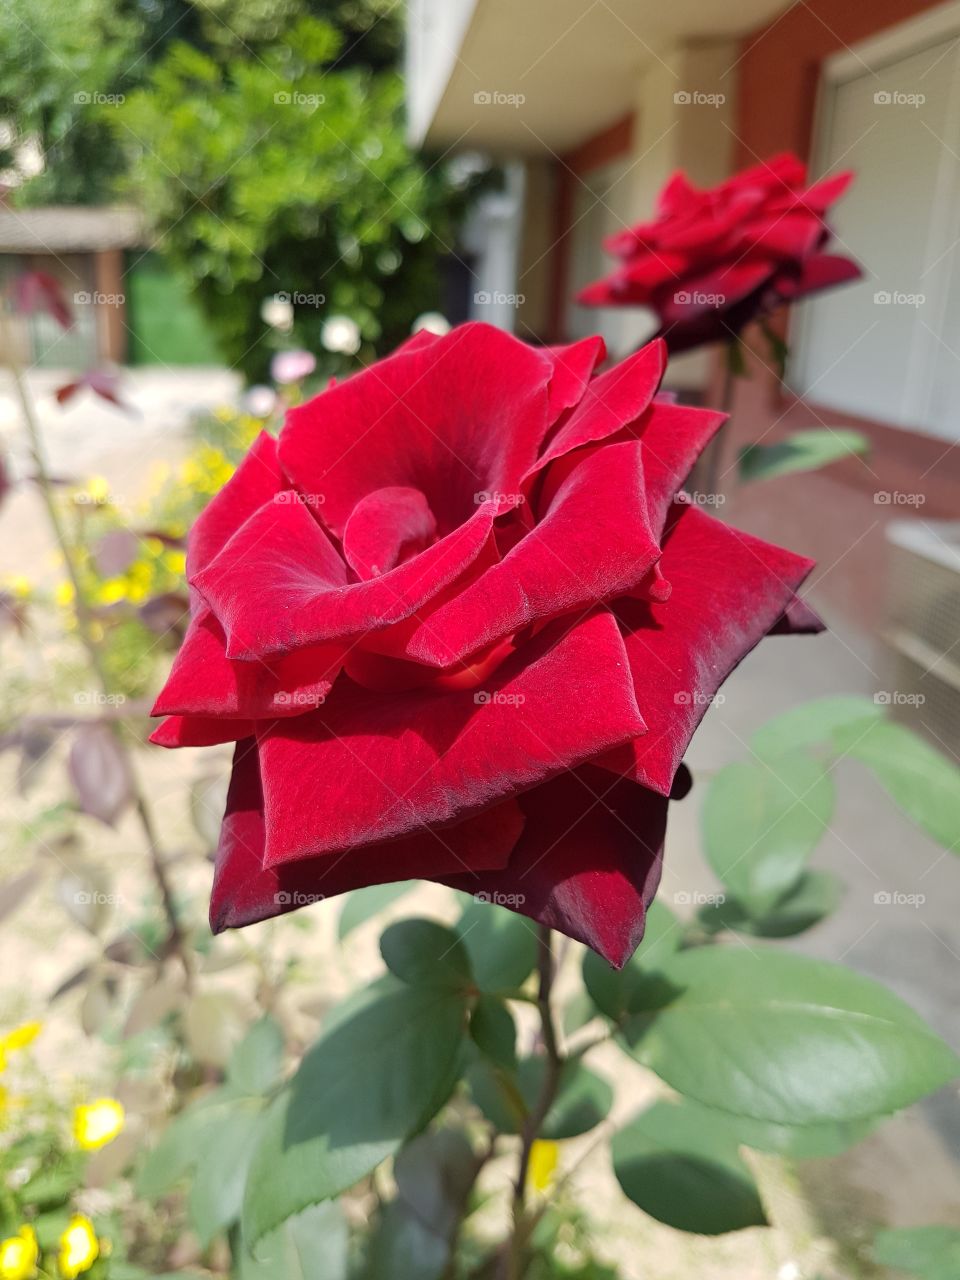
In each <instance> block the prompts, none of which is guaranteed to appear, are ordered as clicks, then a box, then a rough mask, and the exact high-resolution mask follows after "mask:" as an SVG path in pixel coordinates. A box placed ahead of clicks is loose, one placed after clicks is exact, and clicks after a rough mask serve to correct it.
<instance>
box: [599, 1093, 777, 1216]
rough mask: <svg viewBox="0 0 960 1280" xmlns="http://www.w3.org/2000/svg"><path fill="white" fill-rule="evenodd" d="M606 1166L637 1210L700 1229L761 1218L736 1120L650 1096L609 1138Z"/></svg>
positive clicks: (757, 1193) (758, 1198) (758, 1197)
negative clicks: (644, 1107)
mask: <svg viewBox="0 0 960 1280" xmlns="http://www.w3.org/2000/svg"><path fill="white" fill-rule="evenodd" d="M612 1155H613V1168H614V1172H615V1173H616V1175H617V1179H618V1181H619V1183H620V1185H621V1187H622V1188H623V1190H624V1192H625V1194H626V1195H627V1196H629V1197H630V1199H631V1200H632V1201H633V1202H634V1204H636V1205H639V1207H640V1208H641V1209H643V1211H644V1212H645V1213H649V1214H650V1216H651V1217H653V1218H657V1219H658V1220H659V1221H660V1222H665V1223H666V1224H667V1225H668V1226H671V1227H676V1228H677V1230H678V1231H696V1232H698V1233H700V1234H701V1235H719V1234H720V1233H722V1232H724V1231H739V1230H740V1229H741V1228H743V1227H754V1226H763V1225H764V1224H765V1223H766V1217H765V1215H764V1212H763V1206H762V1204H761V1203H760V1195H759V1192H758V1191H757V1188H756V1185H755V1183H754V1181H753V1177H752V1175H751V1173H750V1170H749V1169H748V1167H747V1165H746V1164H745V1163H744V1161H743V1159H742V1158H741V1156H740V1139H739V1136H738V1133H737V1129H736V1125H735V1124H734V1123H732V1122H731V1121H730V1120H729V1118H727V1117H725V1116H722V1115H718V1114H717V1113H710V1112H706V1109H705V1108H702V1107H697V1106H696V1105H692V1104H690V1103H688V1102H685V1101H679V1102H657V1103H655V1104H654V1105H653V1106H652V1107H649V1108H648V1109H647V1110H646V1111H644V1112H642V1113H641V1114H640V1115H639V1116H637V1117H636V1119H634V1120H633V1121H632V1122H631V1123H630V1124H629V1125H628V1126H627V1127H626V1128H625V1129H621V1130H620V1132H619V1133H618V1134H616V1136H615V1137H614V1139H613V1145H612Z"/></svg>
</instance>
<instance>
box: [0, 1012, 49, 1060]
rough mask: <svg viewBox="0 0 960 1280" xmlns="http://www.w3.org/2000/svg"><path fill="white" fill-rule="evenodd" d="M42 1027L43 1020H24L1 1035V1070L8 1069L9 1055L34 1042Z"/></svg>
mask: <svg viewBox="0 0 960 1280" xmlns="http://www.w3.org/2000/svg"><path fill="white" fill-rule="evenodd" d="M42 1029H43V1023H42V1022H24V1023H22V1024H21V1025H20V1026H19V1027H14V1029H13V1030H12V1031H8V1032H7V1034H6V1035H5V1036H0V1071H6V1069H7V1055H8V1054H10V1053H16V1051H17V1050H18V1049H26V1047H27V1045H30V1044H33V1042H34V1040H36V1038H37V1036H38V1035H39V1034H40V1032H41V1030H42Z"/></svg>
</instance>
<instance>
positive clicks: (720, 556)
mask: <svg viewBox="0 0 960 1280" xmlns="http://www.w3.org/2000/svg"><path fill="white" fill-rule="evenodd" d="M603 355H604V351H603V344H602V342H601V341H600V339H599V338H592V339H588V340H587V341H584V342H579V343H576V344H574V345H572V346H567V347H554V348H540V349H537V348H533V347H529V346H527V345H526V344H524V343H522V342H519V341H517V340H516V339H515V338H512V337H510V336H509V335H507V334H505V333H503V332H501V331H500V330H497V329H494V328H491V327H489V326H487V325H480V324H469V325H464V326H463V327H461V328H459V329H455V330H453V332H451V333H450V334H448V335H447V336H445V337H442V338H438V337H432V336H430V335H425V334H421V335H418V336H417V337H416V338H414V339H412V340H411V341H410V342H409V343H407V344H406V345H405V346H404V347H402V348H401V349H400V350H399V351H398V352H396V353H395V354H394V355H392V356H390V357H389V358H387V359H385V360H381V361H380V362H379V363H377V364H375V365H373V366H371V367H370V368H368V369H366V370H364V371H363V372H362V373H358V374H356V375H355V376H354V377H351V378H350V379H348V380H347V381H346V382H344V383H342V384H341V385H339V386H336V387H333V388H331V389H330V390H328V391H326V392H324V393H323V394H322V395H320V396H318V397H317V398H316V399H314V400H312V401H310V403H308V404H306V405H303V406H302V407H301V408H298V409H294V410H293V411H292V412H291V413H290V414H289V416H288V418H287V421H286V425H285V426H284V428H283V431H282V432H281V434H280V438H279V441H278V442H277V441H274V440H273V439H272V438H271V437H270V436H268V435H262V436H261V437H260V438H259V440H258V441H257V442H256V443H255V444H254V446H253V448H252V449H251V450H250V453H249V455H248V456H247V457H246V459H245V460H244V462H243V463H242V464H241V466H240V467H239V469H238V471H237V472H236V474H235V475H234V477H233V479H232V480H231V481H230V482H229V483H228V484H227V485H226V487H225V488H224V489H223V490H222V491H221V493H220V494H218V496H217V497H216V498H214V500H213V501H212V502H211V503H210V505H209V506H208V507H207V509H206V511H204V513H203V515H202V516H201V517H200V519H199V520H198V521H197V523H196V525H195V527H194V529H193V531H192V534H191V538H190V546H189V554H188V577H189V581H190V585H191V589H192V595H193V604H194V607H193V618H192V622H191V624H190V629H189V631H188V633H187V636H186V639H185V641H184V644H183V647H182V649H181V650H180V653H179V654H178V656H177V658H176V661H175V662H174V665H173V669H172V671H171V673H170V677H169V679H168V681H167V684H166V686H165V688H164V689H163V692H162V693H161V695H160V697H159V699H158V700H157V705H156V707H155V713H156V714H158V715H164V716H166V717H168V718H167V719H166V720H164V722H163V723H162V724H161V725H160V727H159V728H158V729H157V730H156V732H155V733H154V735H153V740H154V741H155V742H158V743H161V744H162V745H164V746H199V745H207V744H212V743H218V742H230V741H235V742H236V743H237V746H236V754H235V758H234V766H233V777H232V781H231V786H230V791H229V796H228V800H227V810H226V815H225V817H224V821H223V830H222V835H221V839H220V846H219V849H218V852H217V863H216V874H215V882H214V887H213V900H212V904H211V924H212V926H213V928H214V929H215V930H220V929H224V928H228V927H231V926H239V925H245V924H250V923H251V922H253V921H256V920H263V919H265V918H266V917H268V916H274V915H278V914H280V913H281V912H284V911H289V910H291V909H293V908H294V907H297V906H299V905H302V904H304V903H307V902H311V901H316V900H318V899H320V898H326V897H330V896H332V895H334V894H338V893H343V892H344V891H346V890H348V889H354V888H357V887H359V886H362V885H369V884H377V883H382V882H386V881H392V880H406V879H409V878H411V877H422V878H424V879H428V880H435V881H439V882H441V883H443V884H448V885H453V886H455V887H457V888H459V889H464V890H466V891H467V892H469V893H483V894H487V895H489V896H490V897H491V898H494V900H499V899H500V898H501V896H502V898H503V899H505V900H506V901H507V903H508V904H509V905H512V906H513V907H514V909H516V910H518V911H521V912H523V913H524V914H526V915H528V916H531V917H532V918H534V919H536V920H538V921H542V922H544V923H546V924H548V925H551V926H553V927H555V928H558V929H561V930H562V931H563V932H565V933H568V934H570V935H571V936H572V937H574V938H578V939H580V940H581V941H583V942H585V943H587V944H588V945H589V946H591V947H594V948H595V949H596V950H597V951H599V952H600V953H601V954H602V955H604V956H605V957H606V958H607V959H608V960H609V961H610V962H611V963H613V964H616V965H621V964H623V963H624V961H625V960H626V959H627V958H628V957H629V955H630V954H631V952H632V951H633V949H634V948H635V947H636V945H637V943H638V942H639V940H640V938H641V936H642V933H643V926H644V915H645V909H646V906H647V905H648V904H649V902H650V900H651V899H652V897H653V894H654V892H655V890H656V887H657V882H658V879H659V875H660V861H661V855H662V850H663V839H664V830H665V825H666V812H667V800H668V797H669V796H670V794H671V790H673V789H674V788H675V786H676V787H679V786H680V785H681V781H680V780H678V779H677V773H678V769H679V768H680V762H681V759H682V757H683V753H684V751H685V749H686V747H687V744H688V742H689V740H690V737H691V735H692V733H693V731H694V729H695V728H696V726H697V724H698V722H699V721H700V719H701V717H702V716H703V713H704V711H705V709H706V707H707V705H708V704H709V701H710V699H711V697H712V695H713V694H714V693H715V692H716V690H717V688H718V686H719V685H720V684H721V682H722V681H723V680H724V678H725V677H726V676H727V675H728V674H729V673H730V671H731V670H732V669H733V668H734V667H735V666H736V664H737V663H738V662H739V661H740V659H741V658H742V657H743V656H744V654H745V653H747V651H748V650H749V649H751V648H752V647H753V645H755V644H756V643H757V642H758V641H759V640H760V639H761V638H762V637H763V636H764V635H766V634H767V633H768V632H770V631H771V630H791V629H807V628H809V627H811V626H813V625H815V623H814V621H813V619H812V615H810V613H809V611H806V610H805V609H804V608H803V607H802V606H801V605H800V603H799V602H798V601H797V599H796V597H795V595H794V593H795V591H796V589H797V587H798V586H799V585H800V583H801V582H802V581H803V579H804V577H805V576H806V575H807V573H808V572H809V570H810V568H811V562H810V561H809V560H805V559H802V558H801V557H799V556H795V555H792V554H791V553H790V552H788V551H782V550H780V549H779V548H777V547H773V546H770V545H768V544H767V543H764V542H760V541H758V540H757V539H756V538H751V537H748V536H746V535H744V534H740V533H737V532H735V531H734V530H732V529H730V528H728V527H727V526H725V525H723V524H721V523H720V522H719V521H717V520H715V519H713V518H711V517H710V516H708V515H705V514H704V513H703V512H702V511H701V510H699V509H698V508H697V507H695V506H693V505H691V504H689V503H688V502H685V501H684V500H683V497H682V495H681V496H679V497H678V492H679V490H680V486H681V485H682V483H683V481H684V478H685V477H686V476H687V474H688V473H689V471H690V468H691V466H692V464H693V462H694V460H695V459H696V457H697V455H698V454H699V452H700V451H701V450H702V449H703V447H704V445H705V444H706V443H707V441H708V440H709V439H710V437H711V435H712V434H713V432H714V431H715V430H716V429H717V427H718V426H719V424H720V422H721V420H722V415H720V414H717V413H713V412H710V411H708V410H704V409H690V408H683V407H680V406H678V405H675V404H670V403H666V402H665V401H662V400H660V399H658V398H657V397H656V393H657V389H658V386H659V383H660V378H661V376H662V373H663V367H664V359H665V349H664V345H663V343H661V342H655V343H652V344H651V345H650V346H648V347H645V348H643V350H641V351H639V352H638V353H637V354H636V355H634V356H632V357H631V358H630V359H629V360H626V361H625V362H624V363H623V364H621V365H619V366H617V367H615V368H612V369H610V370H608V371H607V372H604V373H601V374H599V375H595V369H596V367H597V364H598V362H599V361H600V360H601V359H602V358H603Z"/></svg>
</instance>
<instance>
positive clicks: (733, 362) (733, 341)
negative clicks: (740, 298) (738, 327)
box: [704, 334, 743, 495]
mask: <svg viewBox="0 0 960 1280" xmlns="http://www.w3.org/2000/svg"><path fill="white" fill-rule="evenodd" d="M742 360H743V353H742V352H741V351H740V339H739V337H737V335H736V334H734V335H733V336H732V337H731V338H730V340H729V342H727V344H726V346H725V348H724V361H723V389H722V391H721V394H720V412H721V413H726V414H729V413H731V411H732V410H733V393H734V387H735V384H736V381H737V369H738V365H739V362H740V361H742ZM727 425H728V424H727V422H722V423H721V424H720V427H719V428H718V430H717V433H716V435H715V436H714V437H713V439H712V440H711V441H710V443H709V444H708V445H707V448H706V452H705V454H704V462H705V464H706V468H705V472H706V473H705V475H704V488H705V489H706V491H707V493H708V494H711V495H715V494H716V492H717V485H718V484H719V483H720V455H721V453H722V452H723V438H724V436H725V435H726V429H727Z"/></svg>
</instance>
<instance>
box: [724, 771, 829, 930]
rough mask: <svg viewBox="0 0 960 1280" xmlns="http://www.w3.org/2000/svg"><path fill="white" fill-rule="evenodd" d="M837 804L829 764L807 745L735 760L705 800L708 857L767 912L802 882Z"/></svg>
mask: <svg viewBox="0 0 960 1280" xmlns="http://www.w3.org/2000/svg"><path fill="white" fill-rule="evenodd" d="M833 805H834V789H833V782H832V780H831V778H830V775H829V772H828V767H827V764H826V763H825V762H822V761H819V760H815V759H814V758H813V757H812V756H810V755H808V754H807V753H806V752H805V751H802V750H798V751H792V752H790V753H788V754H786V755H782V756H778V757H776V758H775V759H772V760H763V761H759V762H758V763H756V764H745V763H738V764H731V765H728V766H727V767H726V768H725V769H721V770H720V772H719V773H718V774H717V775H716V777H715V778H714V779H713V781H712V782H711V784H710V788H709V790H708V791H707V797H706V801H705V803H704V807H703V832H704V841H705V849H706V855H707V861H708V862H709V863H710V865H711V867H713V869H714V871H715V872H716V873H717V875H718V876H719V877H720V879H721V880H722V881H723V883H724V884H725V885H726V886H727V887H728V888H729V889H731V890H732V891H733V893H734V894H735V895H736V896H737V897H738V898H739V899H740V900H741V901H742V902H744V903H745V904H746V905H747V906H748V908H749V909H750V910H751V912H752V913H754V914H762V913H763V912H764V911H766V910H767V909H769V908H770V907H772V906H773V905H774V903H775V902H776V901H777V900H778V899H779V898H780V897H782V895H783V894H784V893H786V892H787V890H788V889H790V888H791V886H792V885H794V884H795V883H796V882H797V879H798V878H799V876H800V873H801V872H802V870H803V868H804V865H805V864H806V861H807V859H808V858H809V857H810V855H811V853H813V851H814V849H815V848H816V846H817V844H818V843H819V841H820V839H821V837H822V836H823V833H824V832H825V831H826V829H827V826H828V824H829V822H830V818H831V815H832V813H833Z"/></svg>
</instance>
